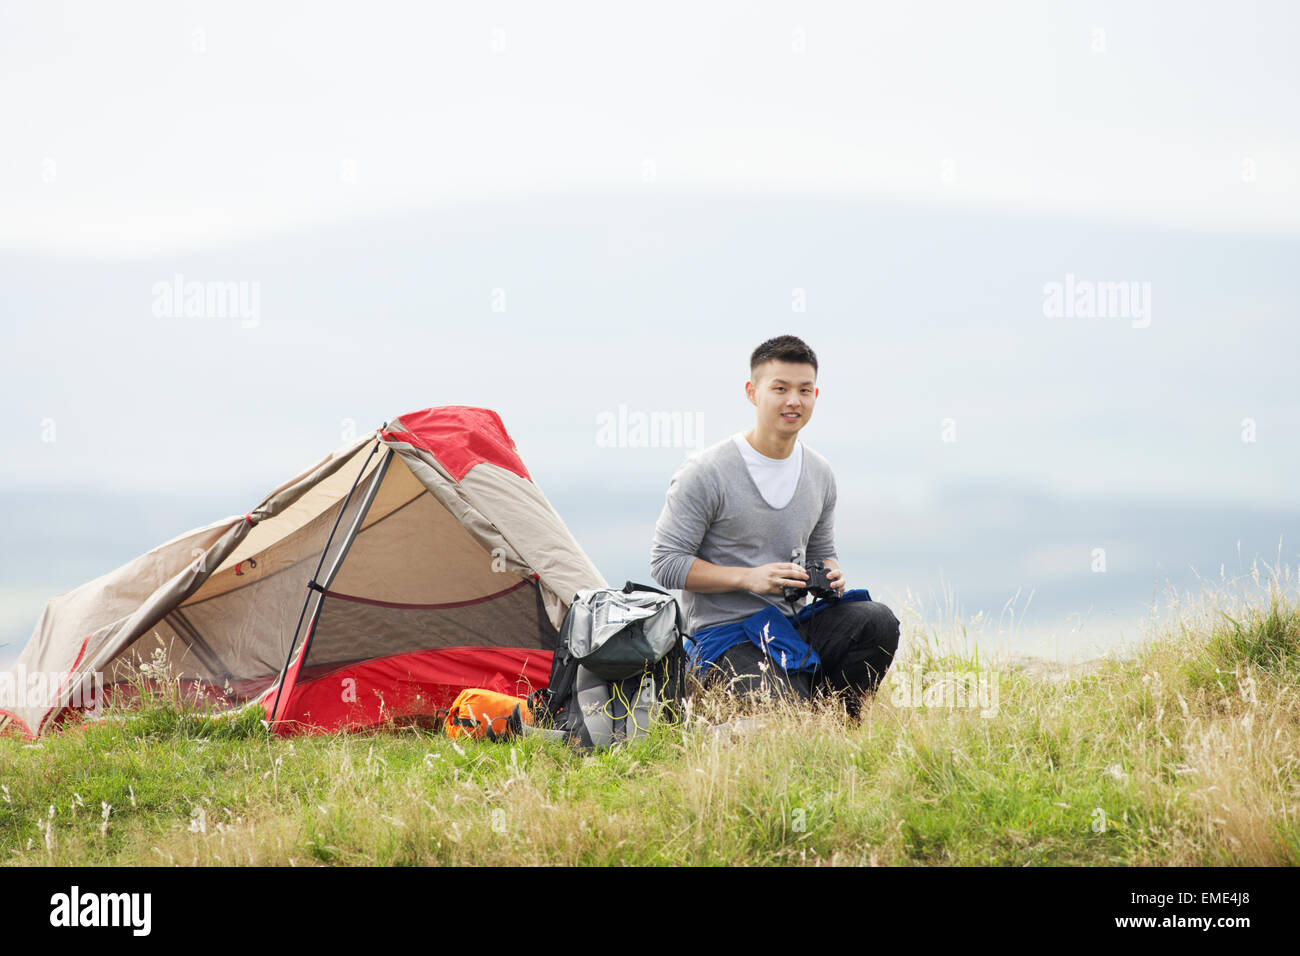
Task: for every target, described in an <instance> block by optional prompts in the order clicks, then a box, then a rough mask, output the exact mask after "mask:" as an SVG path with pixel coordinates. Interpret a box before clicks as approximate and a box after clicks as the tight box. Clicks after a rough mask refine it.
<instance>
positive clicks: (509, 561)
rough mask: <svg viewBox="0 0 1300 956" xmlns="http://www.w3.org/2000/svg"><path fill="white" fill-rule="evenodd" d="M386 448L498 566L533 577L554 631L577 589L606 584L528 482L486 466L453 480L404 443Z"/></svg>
mask: <svg viewBox="0 0 1300 956" xmlns="http://www.w3.org/2000/svg"><path fill="white" fill-rule="evenodd" d="M387 444H388V445H389V446H390V447H392V448H393V449H394V450H395V451H396V452H397V453H398V455H400V456H401V459H402V461H404V462H405V463H406V465H407V467H408V468H410V470H411V471H412V473H414V474H415V476H416V477H417V478H419V479H420V481H421V482H422V483H423V484H424V486H425V487H426V488H428V489H429V491H430V492H431V493H432V494H433V495H434V496H435V497H436V498H437V499H438V500H439V501H440V502H442V504H443V505H444V506H445V507H446V508H447V509H448V510H449V511H451V512H452V513H453V514H455V515H456V516H457V517H458V518H459V519H460V522H461V524H462V525H463V526H464V527H465V530H466V531H468V532H469V533H470V534H471V535H473V536H474V538H475V539H477V540H478V541H479V543H480V544H482V545H483V547H484V548H485V549H486V550H487V551H488V552H489V553H491V554H493V556H494V557H495V558H496V559H497V560H498V562H499V563H501V564H503V565H504V567H505V568H507V569H508V570H512V571H517V572H519V573H522V574H528V575H531V574H537V575H538V576H539V578H540V580H539V582H538V583H539V584H540V585H541V588H542V597H543V600H544V601H545V604H546V612H547V614H548V615H549V616H550V618H551V623H552V624H554V625H555V627H556V628H557V629H558V628H559V627H560V625H561V623H562V622H563V621H564V614H565V612H566V611H567V610H568V607H569V603H570V602H571V601H572V600H573V596H574V595H575V594H577V593H578V591H581V590H583V589H584V588H603V587H607V586H608V585H607V584H606V583H605V578H604V577H603V576H602V575H601V573H600V571H599V570H597V568H596V566H595V565H594V564H592V562H591V559H590V558H588V557H587V555H586V553H585V552H584V551H583V550H582V548H581V547H580V546H579V545H578V542H577V541H576V540H574V537H573V535H572V534H570V533H569V529H568V528H566V527H565V526H564V522H563V521H561V520H560V516H559V515H558V514H556V512H555V510H554V509H553V508H552V507H551V503H550V502H549V501H548V500H547V498H546V495H544V494H543V493H542V490H541V489H540V488H538V487H537V485H536V484H535V483H534V482H531V481H529V480H528V479H526V478H521V477H519V476H518V475H516V474H515V473H514V472H512V471H507V470H506V469H504V468H501V467H499V466H497V465H491V464H487V465H479V466H477V467H475V468H472V469H470V471H469V472H468V473H467V474H466V475H465V477H464V479H463V480H462V481H460V482H456V481H454V480H452V478H451V477H450V476H449V475H448V474H447V472H446V471H445V470H444V469H443V468H442V467H441V466H439V465H438V463H437V461H436V460H435V459H434V458H433V456H432V455H430V454H429V453H428V452H426V451H422V450H421V449H418V448H415V447H413V446H412V445H410V444H408V443H406V442H395V441H389V442H387ZM502 529H505V530H504V531H503V530H502Z"/></svg>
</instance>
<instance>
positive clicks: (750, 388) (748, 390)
mask: <svg viewBox="0 0 1300 956" xmlns="http://www.w3.org/2000/svg"><path fill="white" fill-rule="evenodd" d="M745 397H746V398H747V399H749V404H751V405H754V406H757V405H758V402H756V401H754V383H753V382H746V383H745Z"/></svg>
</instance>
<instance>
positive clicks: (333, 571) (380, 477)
mask: <svg viewBox="0 0 1300 956" xmlns="http://www.w3.org/2000/svg"><path fill="white" fill-rule="evenodd" d="M378 448H379V446H378V444H376V446H375V449H376V450H378ZM371 454H372V455H373V454H374V452H371ZM392 460H393V450H392V449H391V448H390V449H388V454H386V455H384V458H383V460H382V461H380V463H379V464H378V465H377V466H376V467H375V473H374V474H373V475H372V476H371V478H370V486H369V487H368V488H367V489H366V493H365V496H364V497H363V498H362V499H361V504H360V505H358V506H357V514H356V517H354V518H353V519H352V526H351V527H350V528H349V529H348V533H347V536H346V537H345V538H344V539H343V545H342V547H340V548H339V553H338V554H337V555H336V556H335V558H334V563H333V564H331V565H330V569H329V572H328V573H327V574H326V575H325V580H324V581H323V582H320V581H317V580H316V578H315V577H313V578H312V579H311V581H310V582H308V584H307V601H306V602H305V603H304V604H303V606H302V611H303V613H302V615H299V618H298V624H299V628H301V626H302V618H303V615H305V614H306V612H307V606H308V605H309V604H310V603H311V592H312V591H319V592H320V596H319V597H318V598H317V599H316V608H315V610H313V611H312V615H311V621H310V623H308V625H307V630H306V637H304V638H303V647H302V659H303V660H304V661H306V659H307V651H308V650H309V649H310V648H311V639H312V634H313V631H314V629H315V627H316V621H317V620H318V619H319V618H320V611H321V607H322V606H323V605H324V603H325V591H326V590H328V588H329V586H330V585H331V584H333V583H334V578H335V577H337V576H338V573H339V569H340V568H341V567H342V566H343V559H344V558H346V557H347V556H348V551H349V550H351V548H352V542H353V541H355V540H356V537H357V534H358V532H360V531H361V523H362V522H363V521H365V520H366V515H367V514H369V513H370V506H371V505H372V504H373V503H374V500H375V495H376V494H378V493H379V486H380V485H382V484H383V483H384V476H385V475H386V474H388V465H389V462H391V461H392ZM366 463H367V464H369V463H370V459H369V458H367V459H366ZM364 473H365V469H364V468H363V469H362V474H364ZM360 480H361V475H358V476H357V482H360ZM357 482H354V483H353V485H352V490H353V491H355V490H356V487H357ZM351 497H352V492H348V498H349V499H351ZM346 510H347V504H346V503H345V504H344V506H343V509H342V510H340V511H339V516H338V519H336V520H335V522H334V527H335V529H337V528H338V524H339V521H341V520H342V518H343V512H344V511H346ZM333 537H334V532H333V531H331V532H330V538H331V539H333ZM328 553H329V542H326V544H325V550H324V551H322V552H321V556H320V564H318V565H317V566H316V573H317V574H320V569H321V568H322V567H323V566H324V564H325V555H326V554H328ZM299 628H295V629H294V635H293V644H290V645H289V657H287V658H286V659H285V663H284V670H283V671H281V672H280V686H279V687H278V688H276V692H275V703H274V704H273V705H272V707H271V720H270V726H275V719H276V717H275V715H276V710H277V709H278V708H279V706H280V694H281V693H282V692H283V691H284V682H285V679H286V678H287V677H288V674H289V660H290V659H292V657H293V645H294V644H297V642H298V629H299Z"/></svg>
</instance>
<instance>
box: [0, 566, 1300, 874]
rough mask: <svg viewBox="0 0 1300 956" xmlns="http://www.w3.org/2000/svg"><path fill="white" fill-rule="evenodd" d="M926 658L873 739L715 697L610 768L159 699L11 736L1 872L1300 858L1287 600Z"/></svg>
mask: <svg viewBox="0 0 1300 956" xmlns="http://www.w3.org/2000/svg"><path fill="white" fill-rule="evenodd" d="M912 637H913V635H908V634H905V638H904V639H905V641H908V644H909V645H910V646H908V647H907V648H906V653H905V654H903V655H901V656H900V659H899V660H898V661H897V662H896V666H895V669H894V671H895V674H896V675H897V676H899V677H901V676H902V675H904V674H913V675H915V674H918V673H919V675H920V676H921V684H922V685H923V689H924V691H925V693H924V694H904V693H902V692H901V691H900V690H898V688H897V686H896V685H894V684H891V683H889V682H887V683H886V684H885V686H884V687H882V689H881V690H880V692H879V693H878V694H877V696H876V697H875V698H874V699H873V700H872V701H871V702H870V703H869V704H868V705H867V706H866V707H864V712H863V718H862V720H861V722H859V723H856V724H855V723H850V722H849V721H848V720H847V719H846V718H845V717H844V716H843V714H842V712H839V711H836V710H834V709H833V708H831V707H826V706H820V707H789V706H786V707H781V706H776V705H771V706H768V707H766V708H758V709H757V710H753V709H751V710H750V711H747V713H749V715H750V718H751V723H750V724H747V725H741V730H740V731H738V732H735V733H728V732H724V733H710V732H706V731H705V730H704V729H703V727H704V725H705V722H706V719H708V720H712V721H717V720H720V719H722V718H726V717H730V716H735V715H737V714H738V713H739V711H738V708H737V705H736V704H735V702H734V701H729V700H727V699H726V698H725V697H724V696H723V695H721V694H720V693H717V692H713V693H710V694H707V695H703V696H701V697H699V698H697V699H696V700H695V701H694V702H693V704H692V713H691V716H690V718H689V723H688V726H687V727H685V728H683V727H659V728H657V729H656V730H655V731H654V732H653V733H651V734H650V735H649V736H647V737H645V738H642V739H638V740H634V741H632V742H630V743H629V744H627V745H625V746H621V747H619V748H617V749H615V750H612V751H608V752H603V753H597V754H590V755H584V754H582V753H580V752H578V751H576V750H574V749H572V748H569V747H566V746H563V745H559V744H555V743H551V742H545V741H541V740H538V739H536V738H527V739H523V740H519V741H516V742H514V743H508V744H491V743H486V742H474V741H453V740H449V739H447V738H445V737H443V736H441V735H439V734H437V733H434V732H430V731H427V730H419V729H400V730H397V729H394V730H391V731H387V732H381V733H370V734H351V735H346V734H344V735H335V736H327V737H299V738H293V739H281V738H275V737H270V736H268V735H267V734H266V732H265V730H264V728H263V726H262V724H261V722H260V721H259V720H258V719H257V716H258V715H256V714H254V713H251V712H244V713H242V714H239V715H236V716H235V717H233V718H217V717H213V716H210V715H204V714H202V713H197V712H194V711H193V710H191V709H189V708H187V707H185V706H184V705H183V702H181V701H179V700H177V699H176V698H175V697H174V696H169V695H167V694H162V695H154V696H151V697H148V698H146V699H145V700H144V701H143V703H142V706H141V708H140V709H139V710H138V711H137V712H133V713H130V714H117V715H114V717H113V718H112V719H109V720H104V721H100V722H96V723H94V724H90V725H84V726H80V727H72V728H68V729H66V730H63V731H60V732H57V733H54V734H51V735H49V736H47V737H45V738H43V739H41V740H40V741H37V742H30V741H23V740H19V739H16V738H5V739H3V740H0V784H3V786H4V787H5V788H6V789H4V790H3V791H2V792H0V861H3V862H5V863H9V864H16V865H33V864H56V865H57V864H105V865H123V864H157V863H167V864H170V863H177V864H183V865H191V864H197V865H208V864H216V865H220V864H272V865H281V864H283V865H299V866H301V865H317V864H333V865H349V864H379V865H427V864H516V863H522V864H596V865H605V864H621V865H627V864H632V865H641V864H647V865H653V864H670V865H680V864H691V865H737V864H746V865H771V864H895V865H915V864H927V865H928V864H968V865H969V864H979V865H984V864H988V865H1004V866H1021V865H1205V864H1210V865H1213V864H1234V865H1239V864H1246V865H1251V864H1294V863H1297V862H1300V746H1297V744H1298V743H1300V699H1298V698H1297V691H1298V690H1300V609H1298V608H1297V607H1296V605H1295V604H1294V603H1292V602H1291V601H1290V600H1289V599H1284V598H1283V597H1282V592H1281V591H1280V589H1277V588H1274V589H1272V590H1271V591H1270V593H1269V595H1268V596H1267V598H1266V599H1263V600H1259V601H1256V602H1254V603H1250V602H1240V601H1239V602H1237V603H1235V604H1233V606H1232V607H1231V608H1229V609H1227V610H1224V609H1222V608H1219V609H1215V608H1209V609H1202V610H1201V611H1200V612H1199V616H1197V617H1195V618H1194V619H1192V620H1190V621H1184V622H1183V623H1182V624H1181V625H1180V626H1179V627H1177V628H1174V629H1173V630H1171V631H1170V632H1169V633H1167V634H1166V636H1165V637H1164V638H1163V639H1161V640H1159V641H1156V642H1153V643H1151V644H1149V645H1147V646H1145V647H1144V648H1143V649H1141V650H1140V651H1139V652H1137V653H1135V654H1134V655H1133V656H1130V657H1127V658H1124V659H1107V660H1103V661H1101V662H1098V663H1095V664H1093V665H1090V666H1087V667H1080V668H1074V669H1068V670H1067V669H1057V670H1055V671H1052V670H1050V669H1049V670H1047V671H1043V670H1042V669H1032V670H1030V669H1024V668H1018V667H1015V666H1011V665H1009V664H1001V665H1000V664H997V663H994V662H990V661H988V660H976V659H975V658H973V657H972V658H967V657H964V656H961V655H954V654H952V653H951V652H948V651H945V652H943V653H940V652H939V651H938V650H937V649H933V648H930V647H928V646H926V643H925V642H924V641H923V640H909V638H912ZM942 672H955V673H956V674H958V675H960V674H969V673H977V674H978V675H981V676H982V677H983V678H984V679H985V681H986V685H985V686H986V688H987V687H989V686H991V687H992V688H993V689H995V690H996V706H995V707H988V706H981V705H980V702H979V701H974V703H975V704H976V706H954V705H953V704H954V700H955V701H956V703H957V704H961V703H962V698H961V697H956V698H954V693H953V687H954V685H951V684H949V685H945V684H943V683H942V681H941V680H939V679H940V678H941V677H942ZM936 681H938V682H936ZM967 686H972V687H973V686H974V685H973V684H972V685H967ZM918 697H919V698H920V701H919V703H920V704H921V705H920V706H916V704H917V703H918V700H917V699H916V698H918ZM971 702H972V701H970V700H969V699H967V700H966V703H971ZM984 703H985V704H987V703H988V701H987V700H985V701H984ZM741 731H743V732H741ZM106 806H107V807H108V809H107V810H105V807H106Z"/></svg>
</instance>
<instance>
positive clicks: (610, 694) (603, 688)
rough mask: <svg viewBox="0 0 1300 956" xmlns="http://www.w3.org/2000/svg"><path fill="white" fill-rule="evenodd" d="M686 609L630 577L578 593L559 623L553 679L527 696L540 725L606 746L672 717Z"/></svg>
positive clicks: (682, 671) (681, 672)
mask: <svg viewBox="0 0 1300 956" xmlns="http://www.w3.org/2000/svg"><path fill="white" fill-rule="evenodd" d="M682 637H683V629H682V612H681V608H680V607H678V605H677V601H676V600H675V599H674V598H673V597H672V595H670V594H668V593H667V592H665V591H661V590H659V589H658V588H652V587H650V586H648V585H645V584H633V583H632V582H631V581H629V582H628V583H627V584H626V585H625V586H624V587H622V588H621V589H615V588H595V589H591V590H586V591H579V592H578V593H577V595H576V596H575V597H574V599H573V602H572V603H571V604H570V605H569V610H568V613H566V614H565V617H564V622H563V624H561V626H560V639H559V646H558V647H557V648H556V651H555V658H554V661H553V663H552V665H551V679H550V682H549V683H548V685H547V687H546V688H545V689H544V690H541V691H537V692H536V693H534V694H533V695H532V697H531V699H530V701H529V705H530V707H531V709H532V711H533V715H534V720H535V722H536V724H535V728H533V729H531V730H529V731H526V732H540V733H545V734H547V735H548V736H552V737H556V738H562V739H569V740H574V741H576V742H578V743H579V744H581V745H582V746H584V747H608V746H610V745H611V744H613V743H614V742H616V741H619V740H628V739H631V738H634V737H637V736H639V735H641V734H644V733H646V732H647V731H648V730H649V729H650V727H651V726H652V725H653V724H654V723H656V722H658V721H665V720H669V721H675V720H676V719H677V718H678V715H679V710H678V708H679V705H680V702H679V698H680V697H681V695H682V693H683V690H684V687H685V677H686V651H685V648H684V647H683V644H682Z"/></svg>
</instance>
